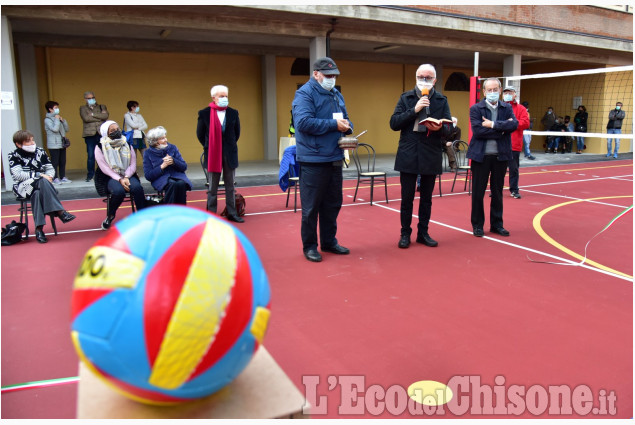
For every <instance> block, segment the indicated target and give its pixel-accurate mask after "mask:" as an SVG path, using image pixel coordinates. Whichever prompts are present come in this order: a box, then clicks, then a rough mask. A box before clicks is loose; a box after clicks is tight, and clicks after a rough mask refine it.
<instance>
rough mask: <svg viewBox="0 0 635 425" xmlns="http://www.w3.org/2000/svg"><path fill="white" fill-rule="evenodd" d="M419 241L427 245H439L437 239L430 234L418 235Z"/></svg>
mask: <svg viewBox="0 0 635 425" xmlns="http://www.w3.org/2000/svg"><path fill="white" fill-rule="evenodd" d="M417 243H422V244H424V245H425V246H432V247H434V246H437V245H439V242H437V241H435V240H434V239H432V238H431V237H430V235H417Z"/></svg>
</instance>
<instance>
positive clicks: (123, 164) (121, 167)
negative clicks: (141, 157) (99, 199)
mask: <svg viewBox="0 0 635 425" xmlns="http://www.w3.org/2000/svg"><path fill="white" fill-rule="evenodd" d="M99 132H100V133H101V140H100V142H99V144H98V145H97V146H96V147H95V160H96V161H97V165H98V166H99V169H100V170H101V172H102V173H104V174H105V175H106V177H108V184H107V187H108V193H109V194H110V195H111V196H110V200H109V205H108V214H107V215H106V219H105V220H104V221H103V223H101V228H102V229H104V230H108V229H109V228H110V225H111V224H112V222H113V220H114V219H115V214H116V213H117V208H119V206H120V205H121V203H122V202H123V200H124V199H125V197H126V192H129V193H130V194H131V196H132V199H133V200H134V203H135V205H136V207H137V209H138V210H140V209H142V208H144V207H145V195H144V193H143V187H142V186H141V182H140V181H139V177H137V158H136V156H135V153H134V150H132V149H131V148H130V145H129V144H128V142H127V141H126V138H125V137H124V136H123V135H122V134H121V129H120V128H119V125H118V124H117V123H116V122H114V121H106V122H105V123H103V124H102V125H101V127H100V128H99Z"/></svg>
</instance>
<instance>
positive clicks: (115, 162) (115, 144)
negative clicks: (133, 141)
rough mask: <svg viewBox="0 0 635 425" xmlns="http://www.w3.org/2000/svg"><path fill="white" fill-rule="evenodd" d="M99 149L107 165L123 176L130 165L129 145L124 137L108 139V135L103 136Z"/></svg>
mask: <svg viewBox="0 0 635 425" xmlns="http://www.w3.org/2000/svg"><path fill="white" fill-rule="evenodd" d="M101 150H102V152H103V153H104V158H105V159H106V163H107V164H108V166H109V167H110V168H112V170H113V171H114V172H115V173H117V174H119V175H120V176H124V175H125V174H126V170H127V169H128V167H129V166H130V145H128V142H127V141H126V138H125V137H122V138H121V139H118V140H110V139H109V138H108V137H103V138H102V139H101Z"/></svg>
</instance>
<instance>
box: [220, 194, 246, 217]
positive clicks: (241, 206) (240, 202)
mask: <svg viewBox="0 0 635 425" xmlns="http://www.w3.org/2000/svg"><path fill="white" fill-rule="evenodd" d="M234 199H235V200H236V212H237V213H238V217H242V216H244V215H245V207H246V205H247V203H246V202H245V198H244V197H243V195H241V194H240V193H238V192H236V193H235V194H234ZM220 216H221V217H227V206H225V209H224V210H223V212H221V213H220Z"/></svg>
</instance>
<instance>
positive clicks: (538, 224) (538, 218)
mask: <svg viewBox="0 0 635 425" xmlns="http://www.w3.org/2000/svg"><path fill="white" fill-rule="evenodd" d="M632 197H633V196H632V195H621V196H602V197H599V198H588V199H578V200H575V201H568V202H563V203H562V204H558V205H552V206H550V207H549V208H545V209H544V210H542V211H540V212H539V213H538V214H536V216H535V217H534V221H533V225H534V229H536V232H537V233H538V234H539V235H540V236H541V237H542V238H543V239H544V240H546V241H547V242H548V243H550V244H551V245H553V246H554V247H556V248H557V249H559V250H560V251H563V252H565V253H567V254H569V255H570V256H572V257H574V258H577V259H578V260H580V261H582V260H584V256H582V255H580V254H578V253H576V252H573V251H572V250H570V249H569V248H567V247H565V246H564V245H561V244H560V243H558V242H556V241H555V239H553V238H552V237H551V236H549V235H548V234H547V232H545V231H544V229H543V228H542V225H541V220H542V217H544V216H545V214H547V213H548V212H550V211H553V210H555V209H556V208H560V207H563V206H565V205H570V204H575V203H578V202H586V201H597V200H599V199H615V198H632ZM585 263H588V264H590V265H592V266H594V267H597V268H598V269H601V270H604V271H607V272H610V273H615V274H618V275H620V276H624V277H627V278H629V279H633V276H631V275H628V274H626V273H622V272H620V271H617V270H614V269H612V268H610V267H607V266H604V265H602V264H600V263H597V262H595V261H593V260H590V259H588V258H587V259H586V261H585Z"/></svg>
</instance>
